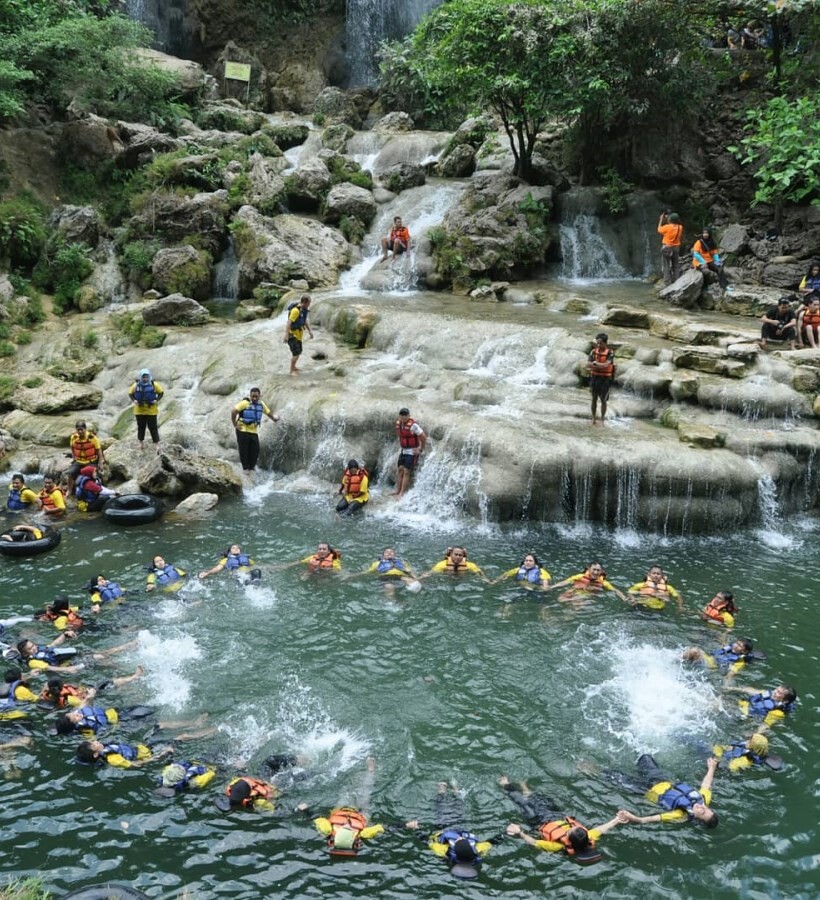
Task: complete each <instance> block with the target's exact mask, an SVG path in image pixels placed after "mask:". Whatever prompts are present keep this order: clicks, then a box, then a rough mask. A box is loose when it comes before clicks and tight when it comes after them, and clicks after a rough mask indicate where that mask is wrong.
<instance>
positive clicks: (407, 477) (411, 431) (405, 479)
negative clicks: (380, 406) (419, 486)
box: [393, 406, 427, 497]
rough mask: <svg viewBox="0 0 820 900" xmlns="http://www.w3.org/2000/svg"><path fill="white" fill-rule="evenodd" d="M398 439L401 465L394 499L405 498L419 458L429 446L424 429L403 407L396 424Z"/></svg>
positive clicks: (399, 465) (399, 464)
mask: <svg viewBox="0 0 820 900" xmlns="http://www.w3.org/2000/svg"><path fill="white" fill-rule="evenodd" d="M395 429H396V437H398V439H399V444H400V450H399V463H398V470H397V472H396V490H395V491H393V496H394V497H403V496H404V495H405V494H406V493H407V491H408V490H409V488H410V482H411V481H412V480H413V471H414V469H415V468H416V466H417V465H418V461H419V457H420V456H421V454H422V453H424V448H425V447H426V446H427V435H426V434H425V433H424V429H423V428H422V427H421V425H419V423H418V422H416V420H415V419H411V418H410V410H409V409H408V408H407V407H406V406H403V407H402V408H401V409H400V410H399V417H398V419H396V424H395Z"/></svg>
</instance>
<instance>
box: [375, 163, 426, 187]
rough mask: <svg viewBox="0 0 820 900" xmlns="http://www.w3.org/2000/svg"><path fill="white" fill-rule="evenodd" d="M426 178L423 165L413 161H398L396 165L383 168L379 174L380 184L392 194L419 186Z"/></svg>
mask: <svg viewBox="0 0 820 900" xmlns="http://www.w3.org/2000/svg"><path fill="white" fill-rule="evenodd" d="M426 180H427V173H426V172H425V170H424V166H419V165H415V164H414V163H398V165H395V166H390V168H389V169H385V170H384V171H383V172H382V173H381V174H380V175H379V181H381V183H382V186H383V187H385V188H387V190H388V191H392V192H393V193H394V194H399V193H401V192H402V191H406V190H407V188H412V187H420V186H421V185H422V184H424V182H425V181H426Z"/></svg>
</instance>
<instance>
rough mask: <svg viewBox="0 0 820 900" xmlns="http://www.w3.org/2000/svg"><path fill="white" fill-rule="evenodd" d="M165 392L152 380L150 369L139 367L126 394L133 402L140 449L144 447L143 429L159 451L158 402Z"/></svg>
mask: <svg viewBox="0 0 820 900" xmlns="http://www.w3.org/2000/svg"><path fill="white" fill-rule="evenodd" d="M164 394H165V388H164V387H163V386H162V385H161V384H160V383H159V382H158V381H154V379H153V377H152V376H151V370H150V369H140V372H139V375H138V376H137V380H136V381H135V382H134V383H133V384H132V385H131V387H130V389H129V391H128V396H129V397H130V398H131V402H132V403H133V404H134V418H135V419H136V422H137V440H138V441H139V445H140V450H143V449H144V448H145V431H146V429H147V430H148V432H149V433H150V435H151V443H152V444H153V445H154V447H155V448H156V449H157V451H159V428H158V426H157V417H158V415H159V402H160V400H162V398H163V395H164Z"/></svg>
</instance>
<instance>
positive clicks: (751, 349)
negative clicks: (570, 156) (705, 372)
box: [726, 341, 760, 363]
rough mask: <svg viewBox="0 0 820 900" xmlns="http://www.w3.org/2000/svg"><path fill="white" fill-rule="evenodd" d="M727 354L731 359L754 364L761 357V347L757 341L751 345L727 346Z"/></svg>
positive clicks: (750, 343)
mask: <svg viewBox="0 0 820 900" xmlns="http://www.w3.org/2000/svg"><path fill="white" fill-rule="evenodd" d="M726 354H727V356H728V357H729V359H742V360H743V361H744V362H749V363H752V362H754V361H755V360H756V359H757V357H758V356H759V355H760V347H759V345H758V343H757V341H751V342H749V343H738V344H727V345H726Z"/></svg>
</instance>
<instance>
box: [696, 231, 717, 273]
mask: <svg viewBox="0 0 820 900" xmlns="http://www.w3.org/2000/svg"><path fill="white" fill-rule="evenodd" d="M695 253H699V254H700V255H701V256H702V257H703V259H704V262H705V264H706V265H707V266H708V265H709V263H710V262H713V261H714V258H715V256H714V254H715V251H714V250H710V249H709V248H708V247H707V246H706V244H704V243H703V239H702V238H699V239H698V240H697V241H695V246H694V247H692V265H693V266H694V267H695V268H696V269H697V268H699V267H700V263H699V262H698V260H697V258H696V257H695V255H694V254H695Z"/></svg>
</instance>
